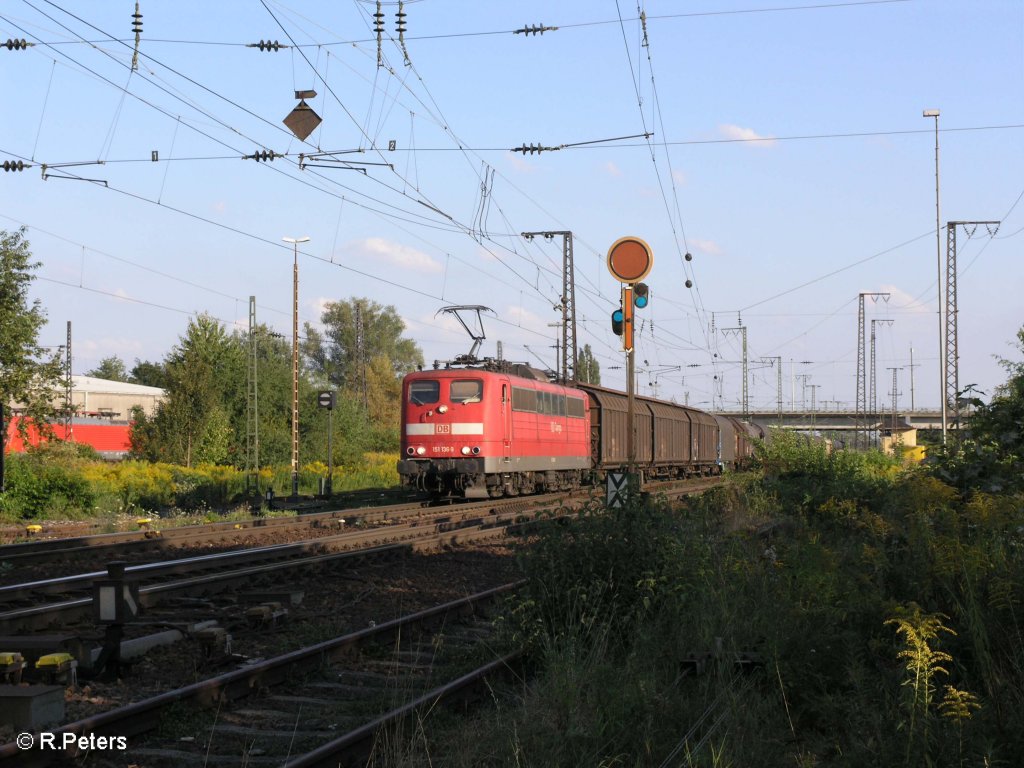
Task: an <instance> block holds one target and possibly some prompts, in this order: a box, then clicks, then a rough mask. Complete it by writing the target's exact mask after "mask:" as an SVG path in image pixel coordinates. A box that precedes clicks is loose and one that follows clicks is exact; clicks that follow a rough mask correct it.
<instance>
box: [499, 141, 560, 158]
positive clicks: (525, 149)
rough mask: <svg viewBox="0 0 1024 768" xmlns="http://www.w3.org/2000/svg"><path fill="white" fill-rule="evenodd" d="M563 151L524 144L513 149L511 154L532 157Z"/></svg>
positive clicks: (556, 148)
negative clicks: (543, 153) (519, 153)
mask: <svg viewBox="0 0 1024 768" xmlns="http://www.w3.org/2000/svg"><path fill="white" fill-rule="evenodd" d="M559 149H561V147H545V146H544V145H543V144H533V143H532V142H531V143H529V144H523V145H522V146H521V147H513V148H512V149H511V150H510V151H511V152H522V153H523V154H524V155H532V154H534V153H536V154H538V155H539V154H540V153H541V152H554V151H556V150H559Z"/></svg>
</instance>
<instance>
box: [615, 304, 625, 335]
mask: <svg viewBox="0 0 1024 768" xmlns="http://www.w3.org/2000/svg"><path fill="white" fill-rule="evenodd" d="M625 320H626V317H625V315H624V314H623V312H622V310H621V309H616V310H615V311H614V312H612V333H614V334H615V335H616V336H621V335H622V326H623V324H624V323H625Z"/></svg>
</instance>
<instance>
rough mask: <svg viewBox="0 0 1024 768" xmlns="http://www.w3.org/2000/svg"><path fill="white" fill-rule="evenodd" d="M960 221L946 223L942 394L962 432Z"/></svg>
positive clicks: (947, 407)
mask: <svg viewBox="0 0 1024 768" xmlns="http://www.w3.org/2000/svg"><path fill="white" fill-rule="evenodd" d="M958 223H959V222H956V221H950V222H947V223H946V310H945V311H946V349H945V351H944V353H943V354H944V355H945V363H946V364H945V367H944V369H943V370H945V372H946V385H945V387H944V389H943V392H942V396H943V398H944V401H945V403H946V409H947V410H948V411H949V412H950V415H951V417H952V418H951V419H950V420H951V421H952V422H953V424H954V425H956V428H957V434H960V432H959V430H960V409H959V408H958V407H957V401H958V400H959V399H960V398H959V397H958V395H959V391H958V390H959V384H960V381H959V379H960V372H959V371H958V370H957V367H958V366H957V361H958V360H959V357H960V356H959V354H958V350H957V338H956V313H957V308H956V225H957V224H958Z"/></svg>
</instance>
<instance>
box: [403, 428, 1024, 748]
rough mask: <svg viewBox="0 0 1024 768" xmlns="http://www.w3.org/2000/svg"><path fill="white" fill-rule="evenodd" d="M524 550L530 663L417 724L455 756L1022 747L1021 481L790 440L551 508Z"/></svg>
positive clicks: (522, 631)
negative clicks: (1014, 488) (652, 483)
mask: <svg viewBox="0 0 1024 768" xmlns="http://www.w3.org/2000/svg"><path fill="white" fill-rule="evenodd" d="M522 562H523V567H524V569H525V571H526V574H527V576H528V579H529V587H528V589H527V591H526V593H525V594H524V595H523V597H522V598H521V599H520V600H519V602H517V603H516V604H515V606H513V608H512V609H511V611H510V613H509V614H508V615H507V617H506V619H505V623H506V625H507V628H508V631H509V632H510V633H512V634H513V635H515V636H516V637H517V638H518V639H520V640H522V641H524V642H526V643H527V644H528V645H529V647H530V649H531V651H532V657H533V659H534V660H535V662H536V669H537V676H536V678H535V679H534V680H533V681H531V682H530V683H525V684H520V685H519V686H518V687H517V688H514V689H513V691H512V692H511V693H510V695H508V696H506V697H502V698H500V699H499V700H498V704H499V706H498V708H497V709H496V710H495V711H494V712H493V713H490V714H488V715H486V716H482V719H481V721H480V722H479V723H477V724H476V725H474V727H472V728H468V729H467V728H465V727H464V724H463V727H462V728H461V729H459V730H457V731H454V734H455V735H453V732H445V731H444V730H443V729H440V728H439V729H438V730H436V731H434V730H433V729H431V728H430V727H429V726H427V727H425V728H424V730H425V732H426V734H427V736H426V740H427V741H428V743H429V744H430V747H429V748H430V749H432V750H433V752H434V757H435V759H436V757H437V755H438V754H441V753H443V754H444V755H445V757H444V762H445V764H456V765H465V766H469V765H480V764H489V765H509V766H513V765H515V766H547V765H573V766H584V765H586V766H591V765H593V766H598V765H603V766H612V765H620V766H634V765H636V766H641V765H643V766H646V765H654V766H658V765H662V764H664V765H721V766H726V765H733V766H749V765H757V766H772V765H779V766H783V765H784V766H792V765H794V764H795V765H806V766H810V765H913V766H921V765H950V766H960V765H977V766H982V765H1020V764H1022V763H1024V729H1021V728H1020V712H1021V711H1024V626H1022V622H1024V615H1022V606H1024V511H1022V503H1021V498H1020V497H1019V496H1016V497H1015V496H995V495H988V494H984V493H974V494H972V495H969V496H968V497H966V498H964V497H963V496H961V495H960V494H959V493H958V492H957V491H956V490H954V489H953V488H951V487H949V486H947V485H945V484H944V483H942V482H941V481H939V480H937V479H935V478H933V477H930V476H928V475H927V474H926V472H925V471H923V470H920V469H916V470H913V471H908V470H904V469H903V468H901V467H900V466H898V465H897V464H895V463H894V462H892V461H891V460H889V459H887V458H885V457H883V456H882V455H880V454H877V453H873V454H856V453H852V452H850V453H846V452H836V453H832V454H829V453H827V452H826V451H825V450H824V448H823V447H821V446H817V445H813V444H812V445H806V444H802V443H799V442H797V441H795V440H790V439H786V438H785V437H783V438H782V439H780V440H777V441H775V442H774V444H773V446H772V447H771V448H770V449H766V450H763V451H762V453H761V457H760V469H759V470H758V472H756V473H754V474H752V475H749V476H744V477H737V478H735V479H733V480H732V482H730V483H729V484H728V485H726V486H725V487H723V488H720V489H716V490H714V491H712V492H709V493H707V494H705V495H704V496H703V497H701V498H699V499H696V500H692V501H690V502H688V503H687V504H686V505H684V506H683V507H681V508H671V507H670V506H669V505H668V504H666V503H661V502H657V501H654V502H652V503H650V504H647V505H636V506H633V507H631V508H629V509H626V510H620V511H616V512H606V511H604V510H599V509H597V508H595V509H592V510H587V511H585V512H583V513H582V514H581V515H579V516H578V517H576V518H573V519H571V520H567V521H566V520H562V521H552V522H550V523H549V524H548V525H547V526H546V527H545V528H544V529H543V530H542V531H541V532H540V534H539V535H538V536H537V537H536V540H535V541H534V542H533V543H532V544H531V545H530V546H528V547H526V548H524V551H523V556H522ZM738 653H745V654H746V658H748V659H753V660H755V661H756V662H758V666H757V668H756V669H755V670H753V671H746V672H743V673H740V672H737V671H736V667H735V665H734V663H733V662H734V660H735V658H736V654H738ZM687 660H702V661H701V663H700V664H692V663H691V664H688V663H687ZM695 666H698V667H700V673H699V674H686V675H685V676H684V675H683V674H682V673H683V672H684V671H685V670H688V669H691V670H692V669H693V667H695ZM712 704H714V705H715V706H713V707H712V706H711V705H712ZM709 708H710V709H711V715H710V717H708V718H707V720H705V721H704V722H703V724H702V725H700V726H698V727H696V728H695V729H694V730H693V731H692V733H690V738H689V739H684V736H686V735H687V733H688V732H689V731H690V730H691V726H693V725H694V724H695V723H698V721H699V719H700V717H701V716H702V715H703V714H704V713H705V712H706V711H708V710H709ZM716 722H717V724H718V725H717V727H715V728H713V729H712V728H711V725H712V724H713V723H716ZM458 733H462V734H464V737H460V736H458V735H457V734H458ZM704 737H707V738H706V739H704ZM702 739H704V740H703V741H702ZM413 751H415V750H413ZM672 755H674V757H673V758H672V759H671V760H670V761H669V762H663V761H665V760H666V758H669V757H670V756H672ZM424 764H425V763H424Z"/></svg>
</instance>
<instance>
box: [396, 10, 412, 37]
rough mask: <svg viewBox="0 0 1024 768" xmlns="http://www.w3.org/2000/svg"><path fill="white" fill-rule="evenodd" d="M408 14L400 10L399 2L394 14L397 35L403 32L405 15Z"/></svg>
mask: <svg viewBox="0 0 1024 768" xmlns="http://www.w3.org/2000/svg"><path fill="white" fill-rule="evenodd" d="M408 15H409V14H407V13H406V12H405V11H403V10H402V6H401V4H399V6H398V13H396V14H395V31H396V32H397V33H398V34H399V35H404V34H405V17H406V16H408Z"/></svg>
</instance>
